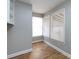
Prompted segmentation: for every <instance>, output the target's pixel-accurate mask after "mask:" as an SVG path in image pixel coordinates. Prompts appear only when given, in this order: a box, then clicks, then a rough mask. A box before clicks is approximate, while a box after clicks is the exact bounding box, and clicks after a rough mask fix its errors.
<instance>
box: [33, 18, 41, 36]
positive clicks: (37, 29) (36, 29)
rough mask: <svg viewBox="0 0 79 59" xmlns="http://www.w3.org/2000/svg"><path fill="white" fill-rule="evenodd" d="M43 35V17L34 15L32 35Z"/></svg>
mask: <svg viewBox="0 0 79 59" xmlns="http://www.w3.org/2000/svg"><path fill="white" fill-rule="evenodd" d="M41 35H42V18H41V17H32V36H33V37H35V36H41Z"/></svg>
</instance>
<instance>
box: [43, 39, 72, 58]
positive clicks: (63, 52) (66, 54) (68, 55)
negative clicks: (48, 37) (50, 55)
mask: <svg viewBox="0 0 79 59" xmlns="http://www.w3.org/2000/svg"><path fill="white" fill-rule="evenodd" d="M44 42H45V43H46V44H48V45H49V46H51V47H52V48H55V49H56V50H57V51H59V52H61V53H62V54H64V55H65V56H67V57H69V58H71V55H70V54H68V53H66V52H65V51H63V50H61V49H59V48H58V47H56V46H54V45H52V44H50V43H49V42H47V41H44Z"/></svg>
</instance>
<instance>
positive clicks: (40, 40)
mask: <svg viewBox="0 0 79 59" xmlns="http://www.w3.org/2000/svg"><path fill="white" fill-rule="evenodd" d="M41 41H43V40H36V41H33V42H32V43H37V42H41Z"/></svg>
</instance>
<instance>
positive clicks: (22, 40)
mask: <svg viewBox="0 0 79 59" xmlns="http://www.w3.org/2000/svg"><path fill="white" fill-rule="evenodd" d="M14 21H15V22H14V23H15V24H14V25H13V26H12V27H10V28H9V29H8V31H7V50H8V51H7V53H8V55H10V54H13V53H16V52H19V51H24V50H28V49H31V48H32V5H30V4H27V3H23V2H19V1H18V0H16V2H15V11H14Z"/></svg>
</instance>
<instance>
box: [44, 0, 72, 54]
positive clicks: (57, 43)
mask: <svg viewBox="0 0 79 59" xmlns="http://www.w3.org/2000/svg"><path fill="white" fill-rule="evenodd" d="M61 8H65V43H63V42H60V41H57V40H53V39H50V36H49V37H47V36H44V40H45V41H48V42H49V43H51V44H52V45H55V46H56V47H58V48H60V49H61V50H63V51H65V52H67V53H69V54H71V1H70V0H65V2H63V3H62V4H60V5H58V6H56V7H55V8H54V9H52V10H50V11H48V12H47V13H46V14H45V15H44V17H45V16H46V15H51V14H52V13H54V12H55V11H57V10H59V9H61ZM43 27H44V26H43ZM49 34H50V33H49Z"/></svg>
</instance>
